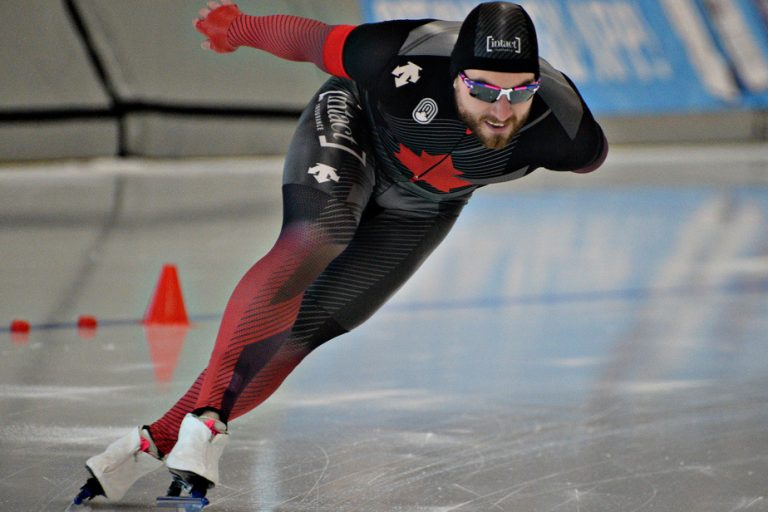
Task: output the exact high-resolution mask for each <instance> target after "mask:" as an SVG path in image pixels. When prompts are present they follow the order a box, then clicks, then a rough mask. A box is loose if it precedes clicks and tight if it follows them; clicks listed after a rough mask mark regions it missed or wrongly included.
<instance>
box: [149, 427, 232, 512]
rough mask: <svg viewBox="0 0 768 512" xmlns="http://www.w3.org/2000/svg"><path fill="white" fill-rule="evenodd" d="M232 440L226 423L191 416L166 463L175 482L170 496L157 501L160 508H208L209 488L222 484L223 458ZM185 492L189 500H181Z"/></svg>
mask: <svg viewBox="0 0 768 512" xmlns="http://www.w3.org/2000/svg"><path fill="white" fill-rule="evenodd" d="M228 440H229V434H228V433H227V426H226V425H225V424H224V423H223V422H221V421H218V420H215V419H213V418H206V417H204V416H195V415H194V414H187V415H186V416H185V417H184V421H182V422H181V428H180V429H179V439H178V441H176V445H175V446H174V447H173V450H171V453H170V454H168V457H167V458H166V460H165V465H166V466H167V467H168V470H169V471H170V472H171V474H172V475H173V483H172V484H171V487H170V488H169V489H168V495H167V496H164V497H160V498H158V499H157V504H158V506H161V507H178V506H179V505H183V506H191V505H197V506H199V507H200V508H201V509H202V507H204V506H206V505H207V504H208V500H207V499H206V497H205V495H206V493H207V492H208V489H210V488H211V487H213V486H215V485H216V484H218V483H219V459H220V458H221V454H222V452H223V451H224V446H225V445H226V444H227V441H228ZM182 490H186V491H187V492H188V493H189V497H181V491H182Z"/></svg>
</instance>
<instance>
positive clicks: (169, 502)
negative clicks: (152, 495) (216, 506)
mask: <svg viewBox="0 0 768 512" xmlns="http://www.w3.org/2000/svg"><path fill="white" fill-rule="evenodd" d="M208 503H210V502H209V501H208V499H207V498H193V497H191V496H176V497H174V496H160V497H158V498H157V506H158V508H173V509H176V510H177V511H183V512H199V511H200V510H203V508H204V507H205V506H206V505H208Z"/></svg>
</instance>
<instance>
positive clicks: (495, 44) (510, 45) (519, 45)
mask: <svg viewBox="0 0 768 512" xmlns="http://www.w3.org/2000/svg"><path fill="white" fill-rule="evenodd" d="M522 49H523V42H522V40H521V39H520V38H519V37H515V40H514V41H507V40H506V39H496V38H495V37H493V36H488V37H487V38H486V39H485V51H486V52H488V53H493V52H514V53H521V52H522Z"/></svg>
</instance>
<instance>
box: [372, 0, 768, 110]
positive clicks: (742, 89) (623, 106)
mask: <svg viewBox="0 0 768 512" xmlns="http://www.w3.org/2000/svg"><path fill="white" fill-rule="evenodd" d="M477 3H478V2H475V1H466V0H418V1H408V0H363V1H362V7H363V15H364V17H365V20H366V21H380V20H385V19H397V18H439V19H455V20H461V19H463V18H464V16H465V15H466V13H467V12H469V10H471V9H472V8H473V7H474V6H475V5H477ZM519 3H520V4H522V5H523V6H524V7H525V8H526V10H527V11H528V12H529V13H530V15H531V17H532V18H533V19H534V23H535V24H536V27H537V30H538V32H539V39H540V51H541V55H542V57H544V58H545V59H547V60H549V61H550V62H551V63H552V64H553V65H554V66H555V67H557V68H558V69H561V70H563V71H564V72H565V73H566V74H568V75H569V76H570V77H571V78H572V79H573V80H574V81H575V82H576V84H577V85H578V86H579V88H580V90H581V92H582V93H583V94H584V96H585V98H586V99H587V102H588V103H589V104H590V106H591V108H592V109H593V110H594V111H595V112H596V113H598V114H609V115H610V114H616V115H637V114H639V115H643V114H659V113H664V114H667V113H688V112H711V111H718V110H725V109H734V108H748V107H750V106H752V107H754V106H760V105H763V106H764V105H766V104H767V103H766V101H765V100H766V90H767V89H768V64H767V62H768V60H767V59H766V55H768V52H766V48H768V42H767V41H768V39H767V38H766V24H765V18H764V17H761V16H760V14H763V15H764V14H765V11H763V12H762V13H761V11H760V7H761V5H760V3H762V6H763V7H764V6H765V5H764V4H765V2H764V0H758V1H755V0H735V1H732V0H535V1H534V0H522V1H520V2H519Z"/></svg>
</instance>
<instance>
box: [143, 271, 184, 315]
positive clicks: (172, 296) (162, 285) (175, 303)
mask: <svg viewBox="0 0 768 512" xmlns="http://www.w3.org/2000/svg"><path fill="white" fill-rule="evenodd" d="M142 323H143V324H144V325H189V318H188V317H187V310H186V308H185V307H184V297H183V295H182V294H181V285H179V275H178V273H177V272H176V266H175V265H170V264H168V265H164V266H163V271H162V273H161V274H160V279H159V280H158V281H157V288H156V289H155V295H154V296H153V297H152V301H151V302H150V303H149V306H148V307H147V311H146V312H145V313H144V320H143V322H142Z"/></svg>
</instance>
